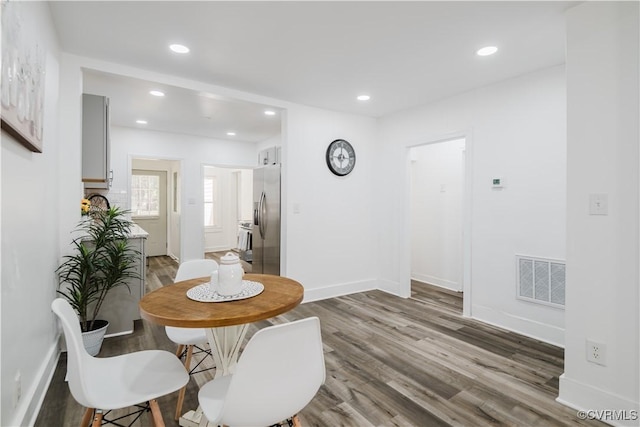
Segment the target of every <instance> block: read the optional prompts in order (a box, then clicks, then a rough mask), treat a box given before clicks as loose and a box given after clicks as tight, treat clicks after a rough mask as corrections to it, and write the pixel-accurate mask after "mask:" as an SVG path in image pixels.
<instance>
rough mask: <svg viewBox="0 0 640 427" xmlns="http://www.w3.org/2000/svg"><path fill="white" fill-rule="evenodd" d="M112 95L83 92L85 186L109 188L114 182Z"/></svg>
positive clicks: (83, 166) (83, 170) (83, 179)
mask: <svg viewBox="0 0 640 427" xmlns="http://www.w3.org/2000/svg"><path fill="white" fill-rule="evenodd" d="M109 142H110V141H109V98H107V97H106V96H98V95H89V94H86V93H85V94H83V95H82V182H83V183H84V188H102V189H108V188H109V184H110V182H111V180H110V178H111V176H110V174H111V170H110V163H109V160H110V159H109V157H110V152H109V151H110V147H109Z"/></svg>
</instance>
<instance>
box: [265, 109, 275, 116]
mask: <svg viewBox="0 0 640 427" xmlns="http://www.w3.org/2000/svg"><path fill="white" fill-rule="evenodd" d="M264 114H266V115H267V116H275V115H276V112H275V111H273V110H265V112H264Z"/></svg>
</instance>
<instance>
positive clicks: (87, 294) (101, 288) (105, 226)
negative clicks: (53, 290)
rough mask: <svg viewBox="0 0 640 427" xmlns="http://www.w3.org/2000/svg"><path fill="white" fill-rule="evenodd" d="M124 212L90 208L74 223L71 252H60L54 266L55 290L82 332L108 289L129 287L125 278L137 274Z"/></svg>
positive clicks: (100, 306) (129, 223)
mask: <svg viewBox="0 0 640 427" xmlns="http://www.w3.org/2000/svg"><path fill="white" fill-rule="evenodd" d="M126 213H127V211H124V210H120V209H119V208H117V207H112V208H110V209H107V210H103V211H92V212H91V215H90V216H89V217H87V218H86V219H84V220H82V221H81V222H80V223H79V225H78V228H77V231H78V232H80V237H78V238H76V239H74V240H73V241H72V245H73V246H74V253H73V254H71V255H66V256H64V258H63V259H64V262H63V263H62V264H60V266H59V267H58V268H57V270H56V272H57V273H58V280H59V281H58V290H57V293H58V294H60V295H61V296H62V297H63V298H65V299H66V300H67V301H68V302H69V303H70V304H71V306H72V307H73V308H74V309H75V311H76V312H77V313H78V317H79V318H80V327H81V329H82V331H83V332H87V331H90V330H92V329H93V325H94V323H95V321H96V319H97V317H98V314H99V313H100V309H101V308H102V304H103V303H104V300H105V298H106V297H107V294H108V293H109V291H111V290H112V289H114V288H117V287H119V286H126V287H127V288H128V289H129V285H128V281H129V279H138V278H139V275H138V273H137V268H136V259H137V257H138V256H139V252H138V251H136V250H135V249H133V248H132V247H131V246H130V244H129V241H128V239H127V238H128V236H129V232H130V230H131V225H132V222H131V221H130V220H129V219H127V218H126ZM129 292H131V289H129Z"/></svg>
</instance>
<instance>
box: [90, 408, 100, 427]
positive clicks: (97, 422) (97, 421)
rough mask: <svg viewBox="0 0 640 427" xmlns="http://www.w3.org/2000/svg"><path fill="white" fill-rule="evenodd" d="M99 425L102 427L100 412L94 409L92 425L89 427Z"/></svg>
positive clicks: (97, 426)
mask: <svg viewBox="0 0 640 427" xmlns="http://www.w3.org/2000/svg"><path fill="white" fill-rule="evenodd" d="M101 425H102V410H101V409H96V411H95V413H94V416H93V424H91V427H100V426H101Z"/></svg>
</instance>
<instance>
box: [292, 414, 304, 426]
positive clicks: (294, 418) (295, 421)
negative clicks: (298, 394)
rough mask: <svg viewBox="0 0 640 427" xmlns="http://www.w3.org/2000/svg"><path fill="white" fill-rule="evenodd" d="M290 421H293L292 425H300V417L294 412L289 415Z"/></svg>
mask: <svg viewBox="0 0 640 427" xmlns="http://www.w3.org/2000/svg"><path fill="white" fill-rule="evenodd" d="M291 421H292V422H293V427H302V424H300V419H299V418H298V414H295V415H294V416H293V417H291Z"/></svg>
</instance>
